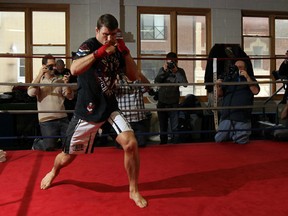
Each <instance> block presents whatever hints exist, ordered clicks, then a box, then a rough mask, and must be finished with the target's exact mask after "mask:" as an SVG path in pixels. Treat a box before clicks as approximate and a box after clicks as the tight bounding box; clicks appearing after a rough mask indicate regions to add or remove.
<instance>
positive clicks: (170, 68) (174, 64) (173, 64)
mask: <svg viewBox="0 0 288 216" xmlns="http://www.w3.org/2000/svg"><path fill="white" fill-rule="evenodd" d="M175 67H176V63H175V62H174V61H170V62H167V68H168V69H169V70H172V69H173V68H175Z"/></svg>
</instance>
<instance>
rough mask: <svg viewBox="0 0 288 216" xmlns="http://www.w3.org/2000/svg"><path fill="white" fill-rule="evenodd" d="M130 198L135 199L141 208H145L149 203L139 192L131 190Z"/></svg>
mask: <svg viewBox="0 0 288 216" xmlns="http://www.w3.org/2000/svg"><path fill="white" fill-rule="evenodd" d="M130 199H132V200H134V202H135V204H136V205H137V206H139V207H140V208H145V207H146V206H147V205H148V203H147V201H146V200H145V199H144V197H142V196H141V194H140V193H139V192H134V193H133V192H130Z"/></svg>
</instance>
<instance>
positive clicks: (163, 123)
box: [155, 52, 188, 144]
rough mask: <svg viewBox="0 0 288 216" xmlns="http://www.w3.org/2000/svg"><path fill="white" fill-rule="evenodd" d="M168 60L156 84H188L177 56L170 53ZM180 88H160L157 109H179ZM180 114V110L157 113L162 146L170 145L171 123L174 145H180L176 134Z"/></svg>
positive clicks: (159, 111)
mask: <svg viewBox="0 0 288 216" xmlns="http://www.w3.org/2000/svg"><path fill="white" fill-rule="evenodd" d="M166 58H167V60H166V61H165V63H164V65H163V67H161V68H160V70H159V72H158V74H157V76H156V78H155V83H188V81H187V78H186V74H185V71H184V69H183V68H180V67H178V65H177V63H178V60H177V54H176V53H174V52H170V53H168V54H167V55H166ZM179 87H180V86H178V85H175V86H171V85H170V86H160V87H159V90H158V103H157V109H163V108H178V107H179V100H180V90H179ZM178 113H179V112H178V110H173V111H161V110H158V111H157V114H158V120H159V127H160V144H167V143H168V126H169V124H168V122H170V128H171V131H172V133H173V134H172V143H178V141H179V135H178V134H176V133H177V128H178V119H179V116H178Z"/></svg>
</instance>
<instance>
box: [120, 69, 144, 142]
mask: <svg viewBox="0 0 288 216" xmlns="http://www.w3.org/2000/svg"><path fill="white" fill-rule="evenodd" d="M141 77H142V79H141V81H140V80H135V81H131V80H129V78H128V77H127V76H125V75H124V74H121V75H120V76H119V78H118V88H117V90H116V97H117V100H118V105H119V108H120V109H121V110H122V111H123V110H129V111H123V113H124V115H125V117H126V118H127V120H128V122H129V124H130V125H131V127H132V128H133V130H134V132H135V135H136V138H137V141H138V146H139V147H145V146H146V142H147V134H146V135H145V133H147V132H149V119H148V113H147V112H146V111H138V110H140V109H141V110H144V109H145V106H144V97H143V94H144V93H145V92H147V91H148V89H149V88H148V87H144V86H129V84H136V83H137V84H138V83H149V81H148V80H147V79H146V77H144V76H143V75H141Z"/></svg>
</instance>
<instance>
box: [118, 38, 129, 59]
mask: <svg viewBox="0 0 288 216" xmlns="http://www.w3.org/2000/svg"><path fill="white" fill-rule="evenodd" d="M117 47H118V50H119V51H120V52H121V53H122V54H123V55H124V56H126V55H128V54H129V53H130V50H129V49H128V47H127V46H126V45H125V42H124V40H123V39H118V40H117Z"/></svg>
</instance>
